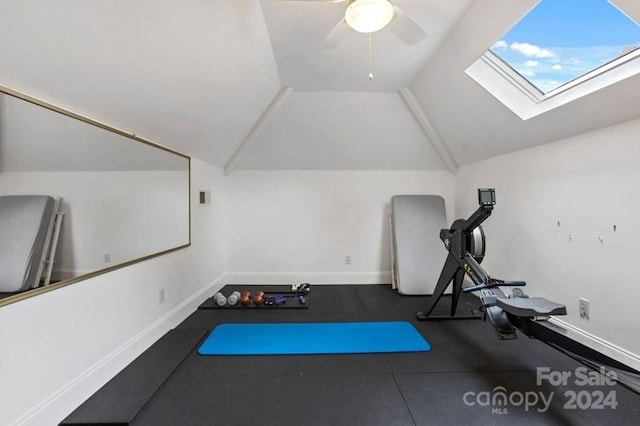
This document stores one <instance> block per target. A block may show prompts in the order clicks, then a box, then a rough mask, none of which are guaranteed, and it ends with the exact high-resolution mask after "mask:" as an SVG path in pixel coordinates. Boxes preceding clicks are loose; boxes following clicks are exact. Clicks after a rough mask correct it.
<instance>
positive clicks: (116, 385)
mask: <svg viewBox="0 0 640 426" xmlns="http://www.w3.org/2000/svg"><path fill="white" fill-rule="evenodd" d="M205 334H206V333H205V331H204V330H202V329H200V330H193V329H186V330H172V331H170V332H169V333H167V334H165V335H164V336H163V337H162V338H161V339H160V340H158V341H157V342H156V343H155V344H154V345H153V347H152V350H148V351H145V352H144V353H143V354H142V355H140V356H139V357H138V358H136V359H135V360H134V361H133V362H132V363H131V364H129V365H128V366H127V367H126V368H125V369H124V370H122V371H121V372H120V373H119V374H118V375H117V376H116V377H114V378H113V379H112V380H110V381H109V382H108V383H107V384H106V385H104V386H103V387H102V388H101V389H100V390H98V392H96V393H95V394H94V395H93V396H92V397H91V398H89V399H88V400H87V401H86V402H85V403H84V404H82V405H81V406H80V407H78V408H77V409H76V410H75V411H74V412H73V413H71V414H70V415H69V416H68V417H67V418H66V419H65V420H63V422H62V424H63V425H85V424H122V425H127V424H130V422H131V421H132V420H133V418H134V417H135V416H136V414H138V412H139V411H140V410H141V409H142V407H144V405H145V404H146V403H147V402H148V401H149V400H150V399H151V397H152V396H153V394H154V393H155V392H156V391H157V390H158V389H159V388H160V387H161V386H162V383H164V381H165V380H167V377H169V376H170V375H171V373H173V371H174V370H175V369H176V368H177V367H178V365H179V364H180V363H181V362H182V361H183V360H184V358H185V357H186V356H187V355H188V354H189V353H191V351H192V349H194V348H196V347H197V344H198V343H199V342H200V341H201V340H202V338H203V337H204V336H205Z"/></svg>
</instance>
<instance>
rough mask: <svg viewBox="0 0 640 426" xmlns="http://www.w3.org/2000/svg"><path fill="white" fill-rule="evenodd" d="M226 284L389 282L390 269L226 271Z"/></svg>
mask: <svg viewBox="0 0 640 426" xmlns="http://www.w3.org/2000/svg"><path fill="white" fill-rule="evenodd" d="M225 281H226V283H227V284H264V285H269V284H297V283H310V284H312V285H313V284H391V272H390V271H374V272H227V274H226V275H225Z"/></svg>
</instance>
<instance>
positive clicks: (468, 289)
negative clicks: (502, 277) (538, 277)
mask: <svg viewBox="0 0 640 426" xmlns="http://www.w3.org/2000/svg"><path fill="white" fill-rule="evenodd" d="M503 285H504V286H507V287H523V286H525V285H527V283H526V282H524V281H502V282H501V283H500V284H479V285H474V286H472V287H466V288H463V289H462V292H463V293H471V292H472V291H478V290H482V289H484V288H492V287H502V286H503Z"/></svg>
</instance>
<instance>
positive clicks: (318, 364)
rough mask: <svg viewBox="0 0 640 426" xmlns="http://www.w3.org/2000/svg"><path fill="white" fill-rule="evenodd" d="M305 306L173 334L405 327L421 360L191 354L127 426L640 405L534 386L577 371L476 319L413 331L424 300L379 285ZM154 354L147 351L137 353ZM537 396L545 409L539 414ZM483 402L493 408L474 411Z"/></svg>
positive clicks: (626, 394) (633, 412)
mask: <svg viewBox="0 0 640 426" xmlns="http://www.w3.org/2000/svg"><path fill="white" fill-rule="evenodd" d="M266 289H269V287H268V286H227V287H226V288H225V289H223V293H225V294H227V293H231V292H232V291H234V290H240V291H242V290H249V291H256V290H266ZM280 289H285V288H284V287H280ZM309 301H310V303H309V309H306V310H293V309H288V310H287V309H269V310H263V309H198V310H197V311H196V312H194V313H193V314H192V315H191V316H190V317H189V318H188V319H187V320H185V321H184V322H183V323H182V324H180V325H179V326H178V327H177V328H176V331H192V332H194V333H199V332H203V331H204V332H207V331H211V330H212V329H213V328H214V327H215V326H216V325H217V324H221V323H225V322H339V321H409V322H411V323H412V324H414V325H415V326H416V328H417V329H418V330H419V331H420V333H421V334H422V335H423V336H424V337H425V338H426V339H427V340H428V341H429V343H430V344H431V346H432V350H431V351H430V352H427V353H398V354H370V355H287V356H217V357H216V356H207V357H204V356H199V355H198V354H197V347H193V348H192V349H191V350H190V352H189V354H188V355H187V356H186V357H185V358H184V360H183V361H182V363H181V364H180V365H179V366H178V367H177V369H176V370H175V371H174V372H173V373H172V374H171V375H170V376H169V377H168V379H167V380H166V381H165V382H164V383H163V384H162V386H160V387H159V389H158V390H157V392H155V393H154V394H153V397H152V398H151V400H150V401H149V402H148V403H147V404H146V405H145V407H144V408H143V409H142V410H141V411H140V412H139V413H138V414H137V415H136V416H135V418H134V420H133V422H131V424H133V425H154V426H161V425H260V426H268V425H329V426H341V425H350V426H351V425H493V424H496V425H502V424H505V425H506V424H510V425H511V424H517V425H538V424H540V425H543V424H544V425H556V424H557V425H592V424H593V425H596V424H603V425H635V424H638V419H639V418H640V413H638V409H640V396H638V395H636V394H634V393H632V392H631V391H629V390H627V389H626V388H623V387H621V386H578V385H576V384H575V383H574V381H575V378H573V379H570V380H569V381H568V383H567V385H565V386H550V385H549V384H548V383H547V382H543V383H541V384H540V385H538V384H537V383H536V369H537V368H539V367H548V368H549V369H550V370H551V371H561V372H571V373H572V374H574V373H575V371H576V369H577V368H579V367H581V364H579V363H577V362H575V361H574V360H572V359H571V358H569V357H567V356H565V355H563V354H561V353H560V352H558V351H556V350H554V349H552V348H550V347H548V346H546V345H545V344H543V343H541V342H539V341H536V340H530V339H528V338H526V337H524V336H522V335H520V336H519V338H518V339H517V340H515V341H499V340H498V339H497V338H496V337H495V334H494V332H493V330H492V328H491V326H490V325H489V324H488V323H484V322H482V321H480V320H466V321H465V320H459V321H427V322H419V321H417V320H415V313H416V311H418V310H422V309H423V308H424V307H425V306H426V303H427V301H428V297H427V296H400V295H398V294H397V293H396V292H394V291H392V290H391V289H390V287H389V286H380V285H364V286H351V285H345V286H317V285H316V286H312V290H311V293H310V295H309ZM448 302H449V299H448V298H446V297H445V298H444V299H443V301H442V302H441V306H438V307H437V308H436V312H435V313H440V314H446V312H448V309H449V306H448V305H447V303H448ZM476 305H477V299H475V297H474V296H470V295H465V296H464V298H463V299H462V300H461V302H460V305H459V307H458V312H459V313H467V312H468V311H469V310H471V309H473V308H477V306H476ZM239 338H242V336H239ZM157 350H160V346H159V345H158V344H157V345H154V346H153V347H152V348H150V349H149V352H153V351H157ZM118 377H119V376H118ZM116 379H117V377H116ZM124 380H126V376H125V377H124ZM502 389H504V393H505V395H508V397H511V398H512V400H511V401H507V403H506V404H502V405H501V402H502V400H501V399H500V398H499V397H500V395H498V394H499V393H500V391H501V390H502ZM572 392H573V394H575V395H576V396H578V395H580V398H581V400H579V401H578V402H580V403H581V404H582V406H583V408H580V406H577V405H576V407H575V408H572V406H571V404H570V402H571V401H570V398H571V395H572ZM611 392H613V395H614V396H615V402H616V403H617V405H616V408H615V409H613V408H612V407H611V404H608V405H605V406H604V407H603V408H590V407H592V406H593V404H592V403H594V402H595V400H597V399H599V398H600V393H601V394H602V396H603V397H604V396H608V395H610V394H611ZM534 393H535V394H536V395H538V398H539V401H538V403H537V404H535V405H531V406H530V407H526V406H525V404H524V403H522V404H518V402H519V396H520V395H522V397H523V398H525V397H528V398H530V399H532V398H533V394H534ZM540 395H542V396H543V397H544V398H547V399H548V398H551V399H550V401H551V402H550V404H549V406H548V407H546V406H545V405H544V404H543V403H542V402H541V397H540ZM487 396H488V397H489V401H493V402H495V404H493V403H490V404H488V405H487V404H485V399H483V398H486V397H487ZM109 398H111V399H110V400H109V401H107V402H105V403H104V404H106V405H109V404H111V405H113V406H116V405H118V404H120V403H122V401H120V400H118V398H114V397H113V395H111V396H110V397H109ZM465 398H466V399H465ZM587 399H589V401H587ZM608 401H609V402H611V401H612V400H611V397H610V398H609V400H608ZM587 402H589V406H588V407H587V408H585V407H586V403H587ZM545 407H546V408H545Z"/></svg>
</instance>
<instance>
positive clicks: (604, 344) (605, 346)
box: [549, 317, 640, 371]
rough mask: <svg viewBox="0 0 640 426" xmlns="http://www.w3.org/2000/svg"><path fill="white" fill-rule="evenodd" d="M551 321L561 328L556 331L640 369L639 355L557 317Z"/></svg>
mask: <svg viewBox="0 0 640 426" xmlns="http://www.w3.org/2000/svg"><path fill="white" fill-rule="evenodd" d="M549 323H550V324H552V325H553V326H555V327H554V329H555V328H556V327H559V328H560V329H561V330H556V331H558V332H560V333H562V334H564V335H565V336H567V337H569V338H571V339H573V340H575V341H577V342H578V343H582V344H583V345H586V346H588V347H590V348H591V349H594V350H596V351H598V352H600V353H602V354H604V355H606V356H608V357H610V358H613V359H615V360H616V361H618V362H621V363H622V364H624V365H627V366H629V367H631V368H634V369H636V370H638V371H640V357H639V356H638V355H636V354H634V353H632V352H629V351H628V350H626V349H623V348H621V347H620V346H617V345H614V344H613V343H611V342H609V341H606V340H604V339H601V338H599V337H598V336H595V335H593V334H591V333H589V332H586V331H584V330H582V329H581V328H578V327H576V326H574V325H573V324H570V323H568V322H566V321H563V320H561V319H558V318H556V317H551V318H549Z"/></svg>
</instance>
